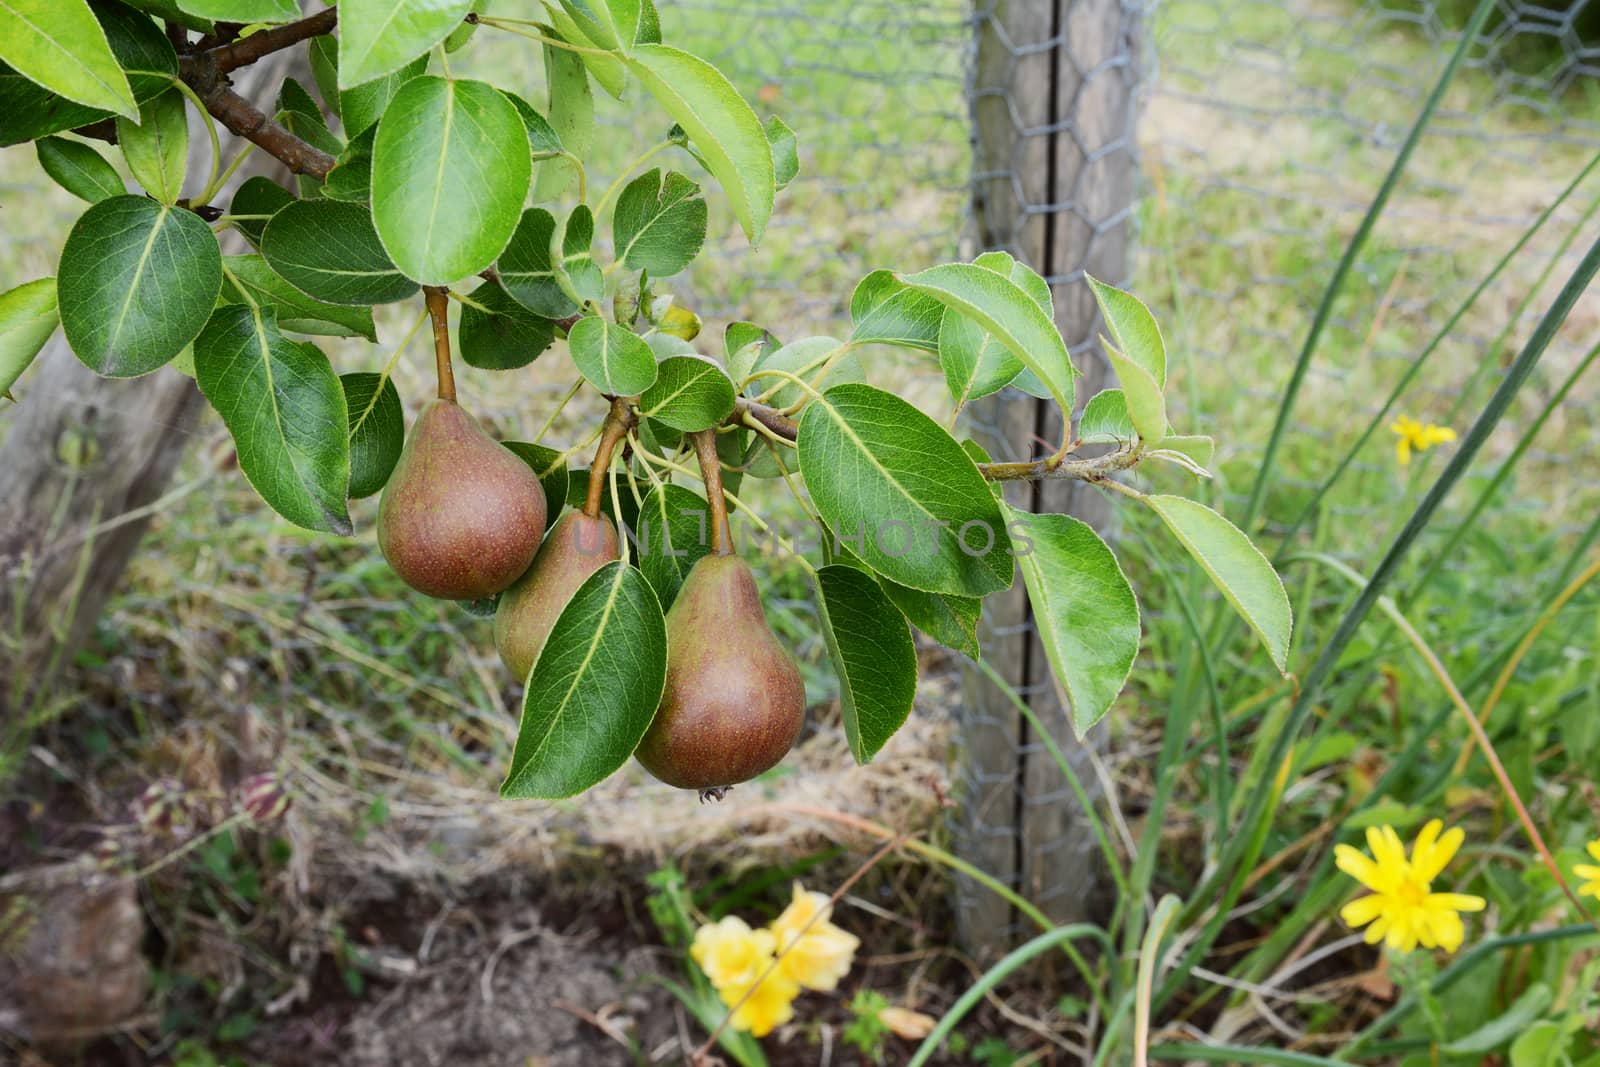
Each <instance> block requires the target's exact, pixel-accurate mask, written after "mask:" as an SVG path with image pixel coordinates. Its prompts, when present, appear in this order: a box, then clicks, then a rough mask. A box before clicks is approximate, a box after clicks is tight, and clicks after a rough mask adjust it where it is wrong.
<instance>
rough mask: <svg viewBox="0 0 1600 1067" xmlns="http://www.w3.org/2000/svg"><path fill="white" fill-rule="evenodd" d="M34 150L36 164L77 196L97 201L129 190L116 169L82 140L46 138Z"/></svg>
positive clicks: (93, 202) (58, 183)
mask: <svg viewBox="0 0 1600 1067" xmlns="http://www.w3.org/2000/svg"><path fill="white" fill-rule="evenodd" d="M34 149H35V150H36V151H37V152H38V154H39V166H41V167H43V168H44V172H45V173H46V174H48V175H50V180H51V181H53V182H55V183H56V184H57V185H59V186H61V188H63V189H65V190H66V191H67V192H69V193H71V194H72V195H73V196H76V197H78V198H79V199H82V200H87V201H89V203H91V204H98V203H99V202H100V201H102V200H106V199H108V198H110V197H113V196H122V195H123V194H125V193H126V192H127V191H128V190H127V189H126V188H125V187H124V186H123V184H122V178H121V177H119V176H118V174H117V169H116V168H115V167H113V166H112V165H111V164H110V163H107V162H106V159H105V157H104V156H102V155H101V154H100V153H99V152H96V151H95V150H94V149H93V148H90V147H89V146H88V145H86V144H84V143H83V142H82V141H69V140H67V139H66V138H64V137H45V138H42V139H40V140H39V141H38V142H37V143H36V144H35V145H34Z"/></svg>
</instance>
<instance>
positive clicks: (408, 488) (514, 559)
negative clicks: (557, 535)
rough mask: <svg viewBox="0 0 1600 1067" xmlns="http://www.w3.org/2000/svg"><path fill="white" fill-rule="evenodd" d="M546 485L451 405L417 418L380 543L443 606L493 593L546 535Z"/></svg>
mask: <svg viewBox="0 0 1600 1067" xmlns="http://www.w3.org/2000/svg"><path fill="white" fill-rule="evenodd" d="M544 516H545V502H544V488H543V486H541V485H540V484H539V479H538V477H537V476H536V475H535V474H534V473H533V470H532V469H531V468H530V467H529V466H528V465H527V464H526V463H524V462H523V461H522V460H520V459H518V458H517V455H516V453H514V452H512V451H511V450H510V449H508V448H506V447H505V446H504V445H502V444H500V443H499V442H498V441H496V440H495V439H494V438H492V437H490V436H489V435H488V433H486V432H485V431H484V429H483V426H482V425H480V424H479V422H478V420H477V419H475V418H473V417H472V416H471V415H469V414H467V413H466V412H465V411H463V410H462V409H461V407H460V405H458V404H457V403H456V402H455V401H453V400H433V401H430V402H429V403H428V406H427V407H425V408H423V409H422V413H421V414H420V415H418V416H417V422H416V425H415V426H413V427H412V428H411V436H410V437H409V438H407V439H406V446H405V449H404V450H403V451H402V452H401V453H400V461H399V462H398V463H397V464H395V468H394V473H393V474H392V475H390V476H389V484H388V485H386V486H384V489H383V499H382V500H381V501H380V502H379V504H378V547H379V548H380V549H382V550H383V558H384V559H386V560H388V561H389V566H391V567H393V568H394V571H395V573H396V574H398V575H399V576H400V577H401V578H402V579H404V580H405V583H406V584H407V585H409V586H411V588H413V589H415V590H417V591H418V592H422V593H426V594H428V595H429V596H434V597H439V598H441V599H444V600H475V599H478V598H480V597H487V596H493V595H494V594H495V593H498V592H500V591H501V590H502V589H504V588H506V586H508V585H510V584H511V583H512V582H514V581H516V580H517V579H518V578H519V577H521V575H522V572H523V571H525V570H527V569H528V564H530V563H532V562H533V557H534V553H536V552H538V551H539V539H540V538H541V537H543V536H544Z"/></svg>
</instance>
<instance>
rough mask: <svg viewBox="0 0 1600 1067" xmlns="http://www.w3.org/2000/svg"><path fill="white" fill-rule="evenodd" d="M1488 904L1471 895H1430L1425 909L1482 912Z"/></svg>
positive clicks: (1424, 904)
mask: <svg viewBox="0 0 1600 1067" xmlns="http://www.w3.org/2000/svg"><path fill="white" fill-rule="evenodd" d="M1487 905H1488V902H1487V901H1485V900H1484V899H1483V898H1482V897H1475V896H1473V895H1472V894H1470V893H1429V894H1428V899H1427V900H1426V901H1424V902H1423V906H1424V907H1428V908H1443V909H1446V910H1449V911H1482V910H1483V909H1484V908H1485V907H1486V906H1487Z"/></svg>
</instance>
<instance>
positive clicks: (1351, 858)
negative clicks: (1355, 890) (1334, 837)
mask: <svg viewBox="0 0 1600 1067" xmlns="http://www.w3.org/2000/svg"><path fill="white" fill-rule="evenodd" d="M1333 862H1334V864H1335V866H1337V867H1338V868H1339V869H1340V870H1341V871H1343V872H1344V873H1345V874H1348V875H1349V876H1350V877H1352V878H1354V879H1355V880H1356V881H1358V882H1360V883H1361V884H1362V885H1364V886H1366V887H1367V888H1368V889H1370V890H1372V891H1373V892H1374V893H1380V892H1382V891H1383V889H1384V886H1385V885H1386V884H1387V883H1385V882H1384V880H1383V872H1382V871H1380V870H1379V869H1378V865H1377V864H1376V863H1373V862H1372V861H1371V860H1370V859H1368V858H1367V857H1366V856H1364V855H1362V854H1361V853H1360V852H1357V851H1356V850H1355V849H1353V848H1351V847H1350V846H1349V845H1335V846H1334V847H1333Z"/></svg>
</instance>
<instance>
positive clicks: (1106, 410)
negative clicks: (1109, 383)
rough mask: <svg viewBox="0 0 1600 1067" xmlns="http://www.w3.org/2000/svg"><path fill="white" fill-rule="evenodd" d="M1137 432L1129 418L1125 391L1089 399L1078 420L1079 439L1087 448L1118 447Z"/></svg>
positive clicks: (1108, 390) (1112, 392)
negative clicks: (1099, 446)
mask: <svg viewBox="0 0 1600 1067" xmlns="http://www.w3.org/2000/svg"><path fill="white" fill-rule="evenodd" d="M1136 432H1137V431H1136V430H1135V429H1134V428H1133V420H1132V419H1130V418H1129V417H1128V398H1127V396H1126V395H1124V393H1123V392H1122V390H1121V389H1105V390H1102V391H1100V392H1098V393H1096V394H1095V395H1094V396H1091V397H1090V398H1089V402H1088V403H1087V404H1085V405H1084V406H1083V415H1082V416H1080V417H1079V419H1078V439H1079V440H1080V441H1082V442H1083V443H1084V444H1086V445H1117V444H1126V443H1128V442H1129V441H1132V440H1133V436H1134V434H1135V433H1136Z"/></svg>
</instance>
